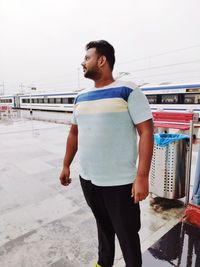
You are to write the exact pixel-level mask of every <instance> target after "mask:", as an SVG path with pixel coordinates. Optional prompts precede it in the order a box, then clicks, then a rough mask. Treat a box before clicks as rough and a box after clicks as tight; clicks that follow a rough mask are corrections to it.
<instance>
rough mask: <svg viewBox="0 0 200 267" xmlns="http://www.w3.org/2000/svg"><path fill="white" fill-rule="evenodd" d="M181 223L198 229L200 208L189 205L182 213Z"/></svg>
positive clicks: (199, 225)
mask: <svg viewBox="0 0 200 267" xmlns="http://www.w3.org/2000/svg"><path fill="white" fill-rule="evenodd" d="M182 222H186V223H190V224H193V225H195V226H197V227H199V228H200V206H197V205H194V204H191V203H189V204H188V205H187V207H186V209H185V211H184V215H183V218H182Z"/></svg>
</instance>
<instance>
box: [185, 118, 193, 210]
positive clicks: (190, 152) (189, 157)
mask: <svg viewBox="0 0 200 267" xmlns="http://www.w3.org/2000/svg"><path fill="white" fill-rule="evenodd" d="M192 137H193V121H192V120H191V121H190V141H189V151H188V164H187V170H186V174H187V175H186V186H185V196H186V198H185V205H187V204H188V203H189V199H190V177H191V164H192Z"/></svg>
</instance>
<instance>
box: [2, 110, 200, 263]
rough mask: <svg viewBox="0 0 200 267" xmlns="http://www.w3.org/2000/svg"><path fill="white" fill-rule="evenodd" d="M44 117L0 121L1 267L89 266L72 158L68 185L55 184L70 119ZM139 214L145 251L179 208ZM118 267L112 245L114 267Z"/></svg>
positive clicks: (90, 235) (87, 218) (89, 244)
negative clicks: (69, 183) (70, 178)
mask: <svg viewBox="0 0 200 267" xmlns="http://www.w3.org/2000/svg"><path fill="white" fill-rule="evenodd" d="M44 114H45V113H42V116H41V117H40V116H39V113H36V112H33V119H32V120H30V119H29V114H28V113H27V112H24V113H20V112H18V113H16V114H15V116H12V117H7V118H2V120H0V159H1V160H0V214H1V219H0V263H1V266H4V267H77V266H81V267H92V266H93V263H94V262H95V261H96V255H97V239H96V226H95V222H94V219H93V216H92V214H91V212H90V210H89V208H88V207H87V205H86V203H85V200H84V198H83V194H82V191H81V188H80V185H79V179H78V162H77V159H76V158H75V160H74V162H73V165H72V169H71V177H72V178H73V181H72V184H71V185H70V186H69V187H63V186H61V185H60V183H59V174H60V171H61V168H62V160H63V156H64V152H65V143H66V137H67V134H68V131H69V125H68V124H67V123H69V121H70V114H66V113H57V114H56V115H55V114H53V113H49V115H45V116H44ZM195 149H196V148H195V146H194V151H193V163H195V160H196V156H197V152H196V151H195ZM193 167H194V164H193ZM193 173H194V169H192V175H193ZM141 211H142V218H141V219H142V228H141V231H140V237H141V244H142V251H143V252H145V251H146V250H147V249H148V248H149V247H150V246H152V245H153V244H154V243H155V242H156V241H157V240H159V239H160V238H161V237H162V236H163V235H164V234H165V233H167V232H168V231H169V230H170V229H171V228H173V227H174V225H176V224H177V222H178V221H179V219H180V217H181V216H182V211H183V208H172V209H170V210H165V211H161V210H159V211H155V210H154V209H153V208H152V207H151V206H150V205H149V199H146V200H145V201H142V202H141ZM116 242H117V241H116ZM122 266H123V267H124V262H123V259H122V255H121V251H120V249H119V245H118V243H117V249H116V261H115V267H122Z"/></svg>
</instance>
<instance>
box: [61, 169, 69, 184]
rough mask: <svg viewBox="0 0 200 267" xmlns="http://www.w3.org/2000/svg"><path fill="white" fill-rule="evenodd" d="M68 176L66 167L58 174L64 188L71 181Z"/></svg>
mask: <svg viewBox="0 0 200 267" xmlns="http://www.w3.org/2000/svg"><path fill="white" fill-rule="evenodd" d="M69 176H70V169H69V168H68V167H64V168H63V170H62V172H61V174H60V183H61V184H62V185H64V186H68V185H69V184H70V183H71V181H72V179H70V178H69Z"/></svg>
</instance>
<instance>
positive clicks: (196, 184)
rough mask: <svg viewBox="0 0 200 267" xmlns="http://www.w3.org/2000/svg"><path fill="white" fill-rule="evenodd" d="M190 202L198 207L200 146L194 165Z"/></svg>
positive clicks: (199, 200) (199, 197) (199, 196)
mask: <svg viewBox="0 0 200 267" xmlns="http://www.w3.org/2000/svg"><path fill="white" fill-rule="evenodd" d="M192 202H193V204H195V205H200V145H199V151H198V157H197V163H196V172H195V179H194V187H193V196H192Z"/></svg>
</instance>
